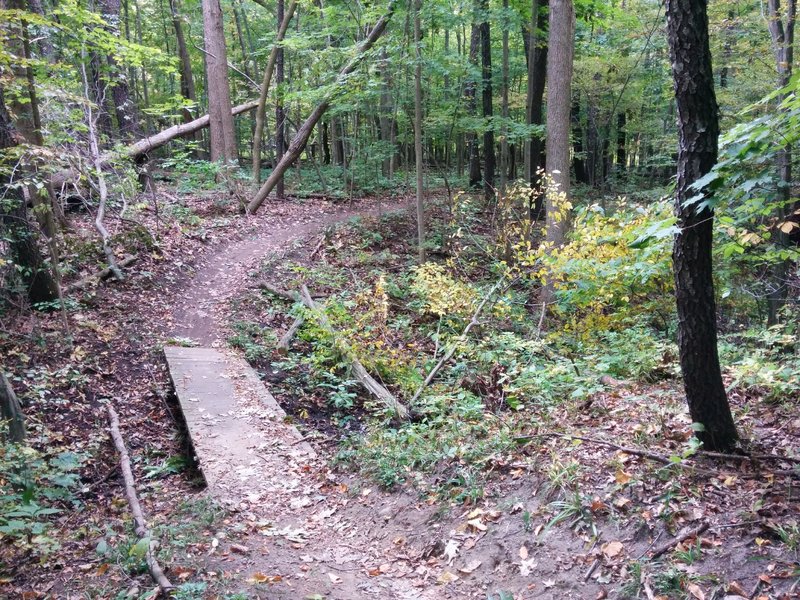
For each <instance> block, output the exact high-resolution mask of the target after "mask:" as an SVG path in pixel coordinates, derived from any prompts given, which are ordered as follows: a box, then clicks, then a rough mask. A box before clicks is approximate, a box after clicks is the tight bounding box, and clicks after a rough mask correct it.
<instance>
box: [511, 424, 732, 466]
mask: <svg viewBox="0 0 800 600" xmlns="http://www.w3.org/2000/svg"><path fill="white" fill-rule="evenodd" d="M537 437H539V438H542V437H553V438H561V439H564V440H581V441H582V442H588V443H590V444H597V445H598V446H606V447H607V448H612V449H614V450H619V451H620V452H624V453H625V454H632V455H633V456H641V457H642V458H649V459H650V460H652V461H655V462H658V463H661V464H662V465H674V464H676V463H675V462H674V461H672V460H671V459H670V458H669V457H667V456H664V455H663V454H658V453H656V452H650V451H649V450H640V449H638V448H631V447H630V446H620V445H619V444H615V443H613V442H607V441H606V440H599V439H597V438H590V437H584V436H580V435H570V434H568V433H537V434H534V435H530V436H520V437H518V438H517V439H518V440H524V439H533V438H537ZM678 464H680V463H678ZM692 469H693V470H694V472H695V473H700V474H702V475H717V473H715V472H714V471H709V470H707V469H700V468H697V467H692Z"/></svg>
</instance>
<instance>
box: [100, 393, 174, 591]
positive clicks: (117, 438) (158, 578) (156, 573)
mask: <svg viewBox="0 0 800 600" xmlns="http://www.w3.org/2000/svg"><path fill="white" fill-rule="evenodd" d="M108 420H109V424H110V431H111V439H112V440H113V442H114V446H115V447H116V449H117V452H118V453H119V462H120V467H121V468H122V477H123V479H124V480H125V496H126V498H127V499H128V506H130V509H131V514H132V515H133V523H134V530H135V531H136V535H137V536H138V538H139V541H140V542H141V541H142V540H147V551H146V552H145V559H146V560H147V568H148V570H149V571H150V575H151V576H152V578H153V581H155V582H156V583H157V584H158V587H159V589H160V590H161V591H162V592H163V593H164V595H168V594H169V592H170V590H172V589H174V587H175V586H173V585H172V584H171V583H170V581H169V579H167V576H166V575H164V571H163V570H162V569H161V566H160V565H159V564H158V561H157V560H156V557H155V555H154V554H153V542H152V540H150V530H149V529H148V528H147V522H146V521H145V519H144V513H142V506H141V504H139V497H138V496H137V495H136V484H135V482H134V479H133V471H132V470H131V459H130V456H129V455H128V449H127V448H126V447H125V440H123V439H122V434H121V433H120V431H119V415H117V411H115V410H114V408H113V407H111V406H110V405H109V407H108Z"/></svg>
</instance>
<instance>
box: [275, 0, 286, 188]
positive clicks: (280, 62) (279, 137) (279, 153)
mask: <svg viewBox="0 0 800 600" xmlns="http://www.w3.org/2000/svg"><path fill="white" fill-rule="evenodd" d="M277 18H278V32H280V30H281V27H282V26H283V21H284V0H278V1H277ZM277 48H278V53H277V55H276V56H275V160H276V162H280V161H281V159H282V158H283V153H284V150H285V147H286V113H285V109H284V106H283V91H284V90H283V85H284V83H285V80H284V70H283V67H284V54H285V53H284V50H283V46H281V45H278V46H277ZM275 194H276V195H277V197H278V198H283V197H284V179H283V176H281V177H280V178H279V179H278V182H277V184H276V186H275Z"/></svg>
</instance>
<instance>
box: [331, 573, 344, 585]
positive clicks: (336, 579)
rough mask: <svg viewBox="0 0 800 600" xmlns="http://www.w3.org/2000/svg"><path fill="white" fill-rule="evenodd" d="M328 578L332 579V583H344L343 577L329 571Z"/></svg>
mask: <svg viewBox="0 0 800 600" xmlns="http://www.w3.org/2000/svg"><path fill="white" fill-rule="evenodd" d="M328 579H330V580H331V583H342V578H341V577H339V576H338V575H334V574H333V573H328Z"/></svg>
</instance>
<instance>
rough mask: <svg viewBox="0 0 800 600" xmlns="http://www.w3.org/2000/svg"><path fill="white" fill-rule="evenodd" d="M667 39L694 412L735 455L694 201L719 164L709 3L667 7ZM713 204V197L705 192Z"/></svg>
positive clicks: (705, 438)
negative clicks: (696, 185) (705, 177)
mask: <svg viewBox="0 0 800 600" xmlns="http://www.w3.org/2000/svg"><path fill="white" fill-rule="evenodd" d="M666 12H667V36H668V41H669V49H670V59H671V62H672V76H673V80H674V88H675V97H676V101H677V108H678V134H679V144H680V146H679V151H678V181H677V189H676V196H675V213H676V216H677V218H678V227H679V228H680V232H679V233H678V235H677V236H676V237H675V244H674V247H673V251H672V260H673V270H674V274H675V297H676V303H677V307H678V347H679V352H680V363H681V372H682V374H683V384H684V389H685V391H686V400H687V402H688V404H689V412H690V413H691V416H692V420H693V421H694V422H695V423H699V424H701V425H702V430H701V431H697V432H696V435H697V437H698V438H699V439H700V440H701V441H702V442H703V444H704V447H705V449H706V450H720V451H725V450H730V449H731V448H732V447H733V446H734V445H735V443H736V441H737V439H738V434H737V431H736V426H735V425H734V422H733V417H732V416H731V411H730V407H729V405H728V399H727V396H726V394H725V387H724V385H723V382H722V375H721V371H720V365H719V357H718V354H717V323H716V306H715V301H714V281H713V277H712V260H711V249H712V234H713V218H714V212H713V210H712V209H711V208H709V207H708V206H706V207H704V208H702V209H701V210H698V208H697V206H698V205H697V203H692V204H691V205H690V206H686V201H687V200H688V199H690V198H693V197H694V196H696V195H697V190H694V189H693V188H692V184H693V183H694V182H695V181H697V180H698V179H699V178H700V177H702V176H703V175H705V174H706V173H708V172H709V171H710V170H711V168H712V167H713V166H714V164H715V163H716V161H717V137H718V135H719V120H718V107H717V101H716V97H715V95H714V79H713V77H714V76H713V72H712V69H711V51H710V49H709V43H708V16H707V12H706V0H667V2H666ZM704 196H705V198H704V199H707V198H708V192H707V191H706V192H705V193H704Z"/></svg>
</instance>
